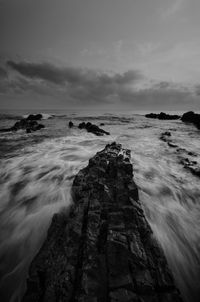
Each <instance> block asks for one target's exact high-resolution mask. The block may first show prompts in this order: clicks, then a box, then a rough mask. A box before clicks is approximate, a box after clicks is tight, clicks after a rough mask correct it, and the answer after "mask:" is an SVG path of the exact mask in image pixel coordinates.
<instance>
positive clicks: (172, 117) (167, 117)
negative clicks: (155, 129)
mask: <svg viewBox="0 0 200 302" xmlns="http://www.w3.org/2000/svg"><path fill="white" fill-rule="evenodd" d="M145 117H147V118H155V119H159V120H178V119H180V116H179V115H176V114H167V113H164V112H160V113H159V114H156V113H149V114H146V115H145Z"/></svg>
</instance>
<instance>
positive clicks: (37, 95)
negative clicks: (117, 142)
mask: <svg viewBox="0 0 200 302" xmlns="http://www.w3.org/2000/svg"><path fill="white" fill-rule="evenodd" d="M199 12H200V1H199V0H101V1H99V0H0V110H4V109H34V108H35V109H54V108H55V109H80V110H81V109H83V108H84V109H85V108H88V109H91V108H92V109H96V110H100V109H104V110H105V111H106V110H112V109H113V110H114V109H115V110H119V111H120V110H122V109H123V110H127V111H129V110H146V111H155V110H156V111H158V110H165V111H169V110H175V111H185V110H194V111H195V110H198V111H199V110H200V35H199V29H200V18H199Z"/></svg>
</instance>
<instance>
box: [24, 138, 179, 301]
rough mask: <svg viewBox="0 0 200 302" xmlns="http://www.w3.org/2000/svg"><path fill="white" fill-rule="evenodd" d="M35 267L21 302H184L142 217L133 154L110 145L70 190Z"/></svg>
mask: <svg viewBox="0 0 200 302" xmlns="http://www.w3.org/2000/svg"><path fill="white" fill-rule="evenodd" d="M72 196H73V201H74V203H73V205H72V206H71V208H70V210H69V212H68V213H59V214H56V215H54V217H53V219H52V223H51V226H50V228H49V231H48V235H47V239H46V240H45V242H44V244H43V246H42V248H41V249H40V251H39V253H38V254H37V256H36V257H35V258H34V260H33V261H32V264H31V266H30V270H29V277H28V280H27V291H26V293H25V296H24V298H23V301H24V302H31V301H69V302H72V301H80V302H84V301H85V302H86V301H87V302H106V301H109V302H117V301H118V302H126V301H127V302H128V301H138V302H139V301H141V302H142V301H152V302H153V301H155V302H158V301H182V300H181V298H180V295H179V291H178V290H177V289H176V287H175V284H174V280H173V277H172V274H171V272H170V270H169V268H168V265H167V262H166V259H165V256H164V254H163V252H162V250H161V248H160V246H159V245H158V243H157V241H156V240H155V238H154V236H153V234H152V230H151V228H150V226H149V224H148V222H147V220H146V218H145V216H144V212H143V209H142V207H141V204H140V202H139V198H138V189H137V186H136V184H135V183H134V181H133V167H132V164H131V163H130V151H129V150H125V149H122V147H121V145H119V144H116V143H112V144H110V145H107V146H106V147H105V149H104V150H102V151H101V152H98V153H97V154H96V155H95V156H94V157H93V158H91V159H90V160H89V164H88V166H87V167H86V168H84V169H82V170H81V171H80V172H79V173H78V174H77V175H76V177H75V179H74V182H73V185H72Z"/></svg>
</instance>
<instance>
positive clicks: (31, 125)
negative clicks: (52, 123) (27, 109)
mask: <svg viewBox="0 0 200 302" xmlns="http://www.w3.org/2000/svg"><path fill="white" fill-rule="evenodd" d="M43 128H45V126H44V125H42V124H38V122H37V121H36V120H33V119H28V117H27V118H24V119H21V120H20V121H17V122H16V123H15V124H14V126H12V127H11V128H7V129H0V132H8V131H18V130H26V133H31V132H33V131H37V130H40V129H43Z"/></svg>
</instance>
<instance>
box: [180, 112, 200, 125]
mask: <svg viewBox="0 0 200 302" xmlns="http://www.w3.org/2000/svg"><path fill="white" fill-rule="evenodd" d="M181 120H182V121H183V122H185V123H192V124H194V125H195V126H196V127H197V128H198V129H200V114H198V113H194V112H193V111H188V112H186V113H184V114H183V116H182V118H181Z"/></svg>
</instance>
